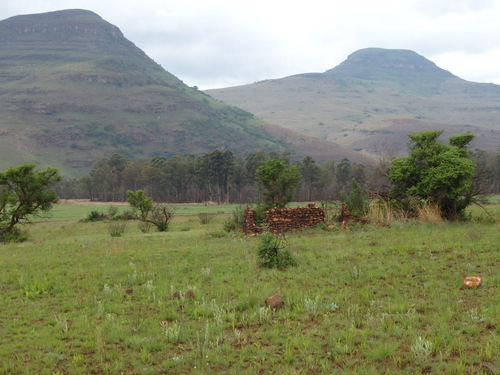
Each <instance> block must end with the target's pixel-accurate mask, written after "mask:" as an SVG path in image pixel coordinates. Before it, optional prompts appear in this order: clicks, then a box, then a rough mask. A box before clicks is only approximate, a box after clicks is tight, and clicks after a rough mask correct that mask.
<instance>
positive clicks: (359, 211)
mask: <svg viewBox="0 0 500 375" xmlns="http://www.w3.org/2000/svg"><path fill="white" fill-rule="evenodd" d="M342 200H343V201H344V202H345V203H346V204H347V208H349V212H350V214H351V215H352V216H354V217H357V218H358V219H359V218H362V217H363V216H364V215H365V214H366V213H367V212H368V210H369V207H370V196H369V194H368V192H367V191H366V190H365V189H363V187H362V186H361V185H360V184H359V183H358V182H357V181H356V180H355V179H354V178H353V179H352V188H351V192H350V193H349V194H346V193H343V194H342Z"/></svg>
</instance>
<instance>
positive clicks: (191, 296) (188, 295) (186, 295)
mask: <svg viewBox="0 0 500 375" xmlns="http://www.w3.org/2000/svg"><path fill="white" fill-rule="evenodd" d="M184 298H186V299H194V291H193V290H192V289H189V290H188V291H186V293H184Z"/></svg>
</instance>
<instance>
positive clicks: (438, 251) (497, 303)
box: [0, 206, 500, 374]
mask: <svg viewBox="0 0 500 375" xmlns="http://www.w3.org/2000/svg"><path fill="white" fill-rule="evenodd" d="M125 207H126V206H125ZM195 207H197V209H201V207H203V208H205V207H207V209H208V207H211V206H201V207H200V206H195ZM216 207H217V206H216ZM103 208H104V209H105V208H106V207H103ZM219 208H220V206H219ZM228 208H230V207H228ZM197 209H196V208H191V209H190V210H191V211H190V210H187V212H188V214H187V215H178V216H176V217H175V218H174V220H173V222H172V224H171V226H170V229H169V232H166V233H158V232H151V233H149V234H142V233H141V232H140V231H139V230H138V229H137V227H136V224H135V223H133V222H129V223H127V229H126V231H125V234H124V235H123V236H122V237H116V238H113V237H111V236H110V235H109V233H108V227H107V223H105V222H99V223H87V224H85V223H80V222H75V221H57V222H41V223H36V224H34V225H33V226H31V227H29V231H30V241H28V242H25V243H21V244H7V245H1V246H0V267H1V268H0V306H1V307H0V327H1V334H0V358H1V362H0V363H1V364H2V367H0V374H34V373H36V374H55V373H60V374H87V373H110V374H120V373H126V374H139V373H141V374H142V373H148V374H161V373H173V374H188V373H189V374H191V373H192V374H219V373H231V374H255V373H269V372H271V371H272V372H273V373H279V374H296V373H307V374H323V373H324V374H332V373H358V374H382V373H386V374H389V373H390V374H419V373H426V372H427V373H458V374H471V373H476V374H480V373H481V369H482V366H483V365H484V364H488V363H490V364H491V363H492V364H496V365H500V363H499V362H498V361H499V359H498V353H499V351H500V325H499V323H500V294H499V290H498V286H499V285H500V272H499V271H500V257H499V247H498V244H499V243H500V234H499V233H500V231H499V229H500V225H499V221H498V220H497V221H496V222H486V221H484V220H483V221H481V222H474V221H472V222H470V223H469V224H456V223H452V224H443V225H440V226H432V225H428V224H420V223H418V222H412V221H411V222H408V223H406V224H403V223H393V224H392V226H391V228H377V227H375V226H372V225H367V226H365V227H359V226H353V227H349V228H348V229H347V230H340V229H334V230H331V231H322V230H311V231H303V232H296V233H290V234H288V235H287V236H286V240H287V242H286V243H287V248H288V249H289V250H290V251H291V252H293V253H294V254H295V255H296V256H297V261H298V266H297V267H293V268H290V269H288V270H284V271H278V270H275V269H260V268H258V267H257V258H256V251H257V246H258V241H259V239H258V238H255V237H242V236H240V235H236V234H227V233H225V232H223V231H222V223H223V221H224V220H225V217H226V215H225V214H218V215H216V218H215V220H214V221H212V222H211V223H209V224H205V225H201V224H200V222H199V220H198V218H197V217H195V216H193V214H194V213H196V212H199V211H196V210H197ZM497 210H498V209H497ZM221 211H222V210H221ZM224 211H225V209H224ZM215 212H217V211H215ZM497 213H498V212H497ZM476 275H479V276H482V277H483V285H482V286H481V287H480V288H478V289H464V288H463V287H462V280H463V278H464V277H465V276H476ZM188 289H192V290H194V292H195V298H194V299H184V298H181V299H173V298H172V296H173V293H174V292H176V291H180V292H182V293H184V292H186V291H187V290H188ZM274 293H279V294H280V295H281V296H282V297H283V299H284V301H285V308H284V309H282V310H279V311H276V312H274V311H271V310H268V309H267V308H265V307H264V299H265V298H266V297H268V296H271V295H272V294H274Z"/></svg>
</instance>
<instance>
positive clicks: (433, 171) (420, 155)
mask: <svg viewBox="0 0 500 375" xmlns="http://www.w3.org/2000/svg"><path fill="white" fill-rule="evenodd" d="M442 133H443V132H442V131H437V130H434V131H423V132H416V133H412V134H410V135H409V137H410V139H411V151H410V154H409V155H408V156H407V157H397V158H395V159H394V160H393V161H392V163H391V167H390V171H389V179H390V180H391V183H392V186H391V196H392V197H393V198H396V199H398V200H400V201H402V202H408V201H409V198H417V199H420V200H424V201H428V202H431V203H436V204H438V205H439V207H440V209H441V213H442V215H443V217H445V218H448V219H457V218H460V217H461V215H462V214H463V212H464V210H465V208H466V207H467V206H468V205H469V204H470V203H471V202H472V199H473V196H474V193H475V190H474V182H473V179H474V173H475V163H474V162H473V161H472V160H471V159H470V157H469V152H468V150H467V145H468V144H469V142H470V141H471V140H472V139H473V138H474V134H471V133H465V134H459V135H454V136H451V137H450V138H449V145H445V144H443V143H441V142H438V138H439V136H440V135H441V134H442Z"/></svg>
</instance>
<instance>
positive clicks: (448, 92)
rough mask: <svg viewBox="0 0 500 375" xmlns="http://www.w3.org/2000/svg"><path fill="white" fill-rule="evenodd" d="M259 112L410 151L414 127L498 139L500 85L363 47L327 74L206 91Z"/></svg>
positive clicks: (322, 133) (374, 146)
mask: <svg viewBox="0 0 500 375" xmlns="http://www.w3.org/2000/svg"><path fill="white" fill-rule="evenodd" d="M207 93H209V94H210V95H212V96H213V97H215V98H217V99H219V100H222V101H224V102H226V103H229V104H233V105H237V106H239V107H241V108H243V109H245V110H247V111H249V112H252V113H254V114H255V115H256V116H257V117H259V118H261V119H263V120H265V121H269V122H272V123H275V124H278V125H282V126H285V127H289V128H291V129H294V130H297V131H301V132H303V133H305V134H309V135H312V136H315V137H319V138H323V139H325V140H327V141H332V142H336V143H339V144H341V145H343V146H346V147H350V148H351V149H353V150H356V151H360V152H361V153H363V154H365V155H368V156H370V155H374V154H377V153H378V151H380V148H381V147H385V148H387V147H391V148H392V149H394V151H395V153H399V154H402V153H405V152H406V151H407V143H408V137H407V135H408V134H409V133H410V132H412V131H418V130H425V129H443V130H445V136H446V135H448V134H451V133H461V132H466V131H471V132H473V133H475V134H477V138H476V139H475V140H474V142H473V144H472V145H473V147H477V148H484V149H488V148H493V149H494V148H496V147H497V146H498V145H499V144H500V86H499V85H494V84H480V83H473V82H467V81H464V80H462V79H460V78H459V77H457V76H455V75H453V74H452V73H450V72H448V71H446V70H444V69H441V68H439V67H438V66H436V64H435V63H433V62H432V61H430V60H428V59H426V58H425V57H423V56H421V55H419V54H417V53H416V52H414V51H410V50H391V49H381V48H366V49H362V50H359V51H356V52H354V53H352V54H351V55H349V57H348V58H347V59H346V60H345V61H344V62H342V63H341V64H339V65H338V66H337V67H335V68H333V69H330V70H327V71H326V72H324V73H303V74H297V75H293V76H290V77H285V78H281V79H273V80H266V81H262V82H258V83H255V84H250V85H243V86H237V87H229V88H221V89H214V90H207Z"/></svg>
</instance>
